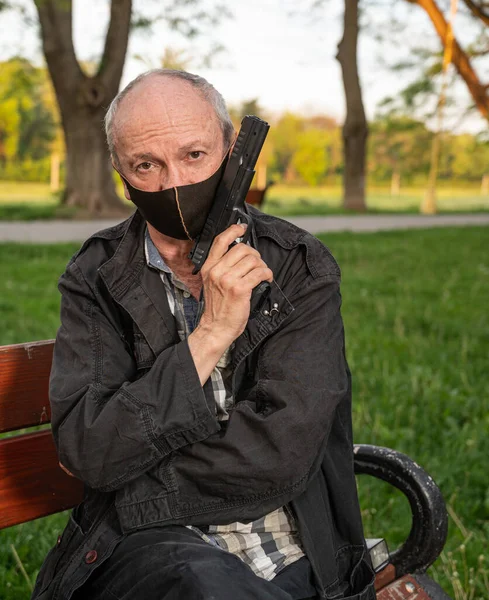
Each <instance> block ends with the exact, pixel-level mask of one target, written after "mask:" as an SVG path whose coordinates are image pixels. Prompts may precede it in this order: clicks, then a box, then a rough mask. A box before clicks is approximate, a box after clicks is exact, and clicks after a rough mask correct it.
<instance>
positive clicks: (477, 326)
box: [0, 228, 489, 600]
mask: <svg viewBox="0 0 489 600" xmlns="http://www.w3.org/2000/svg"><path fill="white" fill-rule="evenodd" d="M488 233H489V230H488V229H485V228H456V229H436V230H422V231H416V230H413V231H400V232H384V233H375V234H353V233H351V234H348V233H341V234H336V233H335V234H327V235H324V236H320V237H321V239H322V240H323V241H324V242H325V243H326V244H327V245H328V246H329V247H330V248H331V250H332V251H333V253H334V254H335V256H336V257H337V259H338V261H339V263H340V266H341V267H342V272H343V284H342V294H343V315H344V320H345V327H346V333H347V349H348V358H349V363H350V366H351V369H352V372H353V383H354V431H355V441H357V442H364V443H374V444H378V445H383V446H388V447H391V448H395V449H397V450H400V451H402V452H405V453H406V454H408V455H409V456H411V457H412V458H413V459H415V460H416V461H417V462H418V463H419V464H420V465H422V466H423V467H424V468H426V469H427V470H428V472H429V473H430V474H431V475H432V477H433V478H434V479H435V481H436V482H437V483H438V484H439V485H440V487H441V489H442V492H443V494H444V497H445V499H446V501H447V504H448V506H449V509H450V513H451V515H452V517H451V518H450V529H449V538H448V542H447V545H446V548H445V551H444V553H443V555H442V558H441V559H440V560H438V561H437V563H436V565H435V567H434V568H433V569H432V570H431V574H432V575H433V576H434V577H435V578H436V579H437V580H439V581H440V582H441V584H442V585H443V587H444V588H445V589H446V590H447V592H448V593H449V594H450V595H451V596H452V597H453V598H454V599H455V600H469V599H470V600H476V599H477V600H483V599H487V598H488V597H489V583H488V575H487V567H484V563H480V562H479V556H480V555H484V554H487V548H488V547H489V474H488V470H487V457H488V456H489V436H488V435H487V432H488V430H489V413H488V411H487V406H488V390H489V376H488V372H487V360H488V354H489V311H488V309H487V306H488V300H487V299H488V298H489V253H488V252H487V240H488ZM76 248H77V245H76V244H69V245H49V246H42V245H29V246H27V245H14V244H3V245H0V264H1V265H2V266H1V278H0V288H1V293H0V298H1V302H2V304H1V309H2V314H3V315H4V319H3V327H2V331H1V334H0V343H2V344H5V343H13V342H22V341H27V340H36V339H45V338H50V337H52V336H54V334H55V331H56V327H57V324H58V306H59V299H58V294H57V291H56V280H57V277H58V275H59V274H60V273H61V271H62V270H63V268H64V265H65V263H66V262H67V261H68V259H69V258H70V256H71V254H72V253H73V252H74V251H75V250H76ZM359 487H360V496H361V505H362V511H363V515H364V523H365V529H366V534H367V535H368V536H369V537H379V536H385V537H386V538H387V540H388V542H389V544H390V546H391V548H395V547H396V546H397V545H398V544H399V543H400V542H401V541H402V540H403V539H404V538H405V536H406V535H407V532H408V530H409V524H410V523H409V514H410V513H409V507H408V506H407V503H406V501H405V500H404V499H403V498H402V497H400V495H399V493H398V492H396V491H395V490H394V489H393V488H391V487H389V486H387V485H386V484H382V483H381V482H378V481H375V480H373V479H372V480H371V479H370V478H367V477H360V478H359ZM65 520H66V516H65V515H55V516H53V517H48V518H46V519H41V520H39V521H36V522H33V523H28V524H24V525H21V526H17V527H13V528H10V529H7V530H5V531H3V532H0V597H1V598H2V600H14V599H15V600H23V599H24V598H26V599H27V598H28V597H29V593H28V588H27V584H26V582H25V580H24V578H23V576H22V574H21V573H20V571H19V569H18V568H17V566H16V563H15V560H14V556H13V554H12V551H11V548H10V544H13V545H14V546H15V548H16V550H17V552H18V554H19V556H20V558H21V560H22V562H23V564H24V566H25V568H26V570H27V572H28V574H29V576H30V577H31V579H34V577H35V574H36V572H37V569H38V568H39V566H40V564H41V562H42V559H43V557H44V555H45V554H46V552H47V550H48V547H49V546H50V545H51V544H53V543H54V542H55V540H56V537H57V535H58V532H59V531H60V530H61V529H62V527H63V523H64V521H65Z"/></svg>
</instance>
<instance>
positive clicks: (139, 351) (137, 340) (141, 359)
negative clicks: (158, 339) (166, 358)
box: [134, 332, 155, 370]
mask: <svg viewBox="0 0 489 600" xmlns="http://www.w3.org/2000/svg"><path fill="white" fill-rule="evenodd" d="M134 359H135V360H136V367H137V368H138V370H139V369H149V368H150V367H152V366H153V363H154V361H155V355H154V354H153V351H152V350H151V348H150V347H149V344H148V342H147V341H146V338H145V337H144V335H143V334H142V333H136V332H134Z"/></svg>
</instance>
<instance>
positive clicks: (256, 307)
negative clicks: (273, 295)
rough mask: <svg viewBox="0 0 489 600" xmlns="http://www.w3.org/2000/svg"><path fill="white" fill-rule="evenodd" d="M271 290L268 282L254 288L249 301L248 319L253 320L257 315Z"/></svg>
mask: <svg viewBox="0 0 489 600" xmlns="http://www.w3.org/2000/svg"><path fill="white" fill-rule="evenodd" d="M271 289H272V287H271V285H270V283H269V282H268V281H262V282H261V283H259V284H258V285H257V286H256V288H254V290H253V292H252V294H251V301H250V319H254V318H255V317H256V316H257V315H258V313H259V312H260V310H261V309H262V306H263V304H264V303H265V300H266V299H267V298H268V294H269V293H270V290H271Z"/></svg>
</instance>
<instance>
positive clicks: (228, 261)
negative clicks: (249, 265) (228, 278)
mask: <svg viewBox="0 0 489 600" xmlns="http://www.w3.org/2000/svg"><path fill="white" fill-rule="evenodd" d="M247 256H250V257H254V258H255V259H257V260H261V254H260V253H259V252H258V250H255V248H252V247H251V246H248V245H247V244H236V246H233V247H232V248H231V249H230V250H229V251H228V252H226V254H224V256H222V257H221V258H220V259H219V261H218V263H219V265H222V266H223V267H224V268H226V269H232V268H233V267H235V266H236V265H237V264H238V263H239V262H240V261H241V260H243V259H244V258H245V257H247Z"/></svg>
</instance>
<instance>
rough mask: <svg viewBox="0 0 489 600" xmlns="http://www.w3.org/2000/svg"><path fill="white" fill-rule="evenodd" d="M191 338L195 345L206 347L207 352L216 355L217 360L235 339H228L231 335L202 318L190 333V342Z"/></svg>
mask: <svg viewBox="0 0 489 600" xmlns="http://www.w3.org/2000/svg"><path fill="white" fill-rule="evenodd" d="M191 338H192V341H193V342H195V343H196V344H194V345H198V346H200V347H203V348H205V351H206V353H208V354H209V355H210V356H213V357H216V358H217V360H219V358H220V357H221V356H222V354H223V353H224V352H225V350H227V348H229V346H230V345H231V344H232V342H233V340H230V339H228V338H229V335H226V334H225V333H224V332H223V331H220V330H219V329H218V328H216V327H215V326H212V325H210V324H207V323H205V321H202V320H201V322H200V323H199V325H197V327H196V328H195V329H194V331H193V332H192V333H191V334H190V335H189V342H190V340H191Z"/></svg>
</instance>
